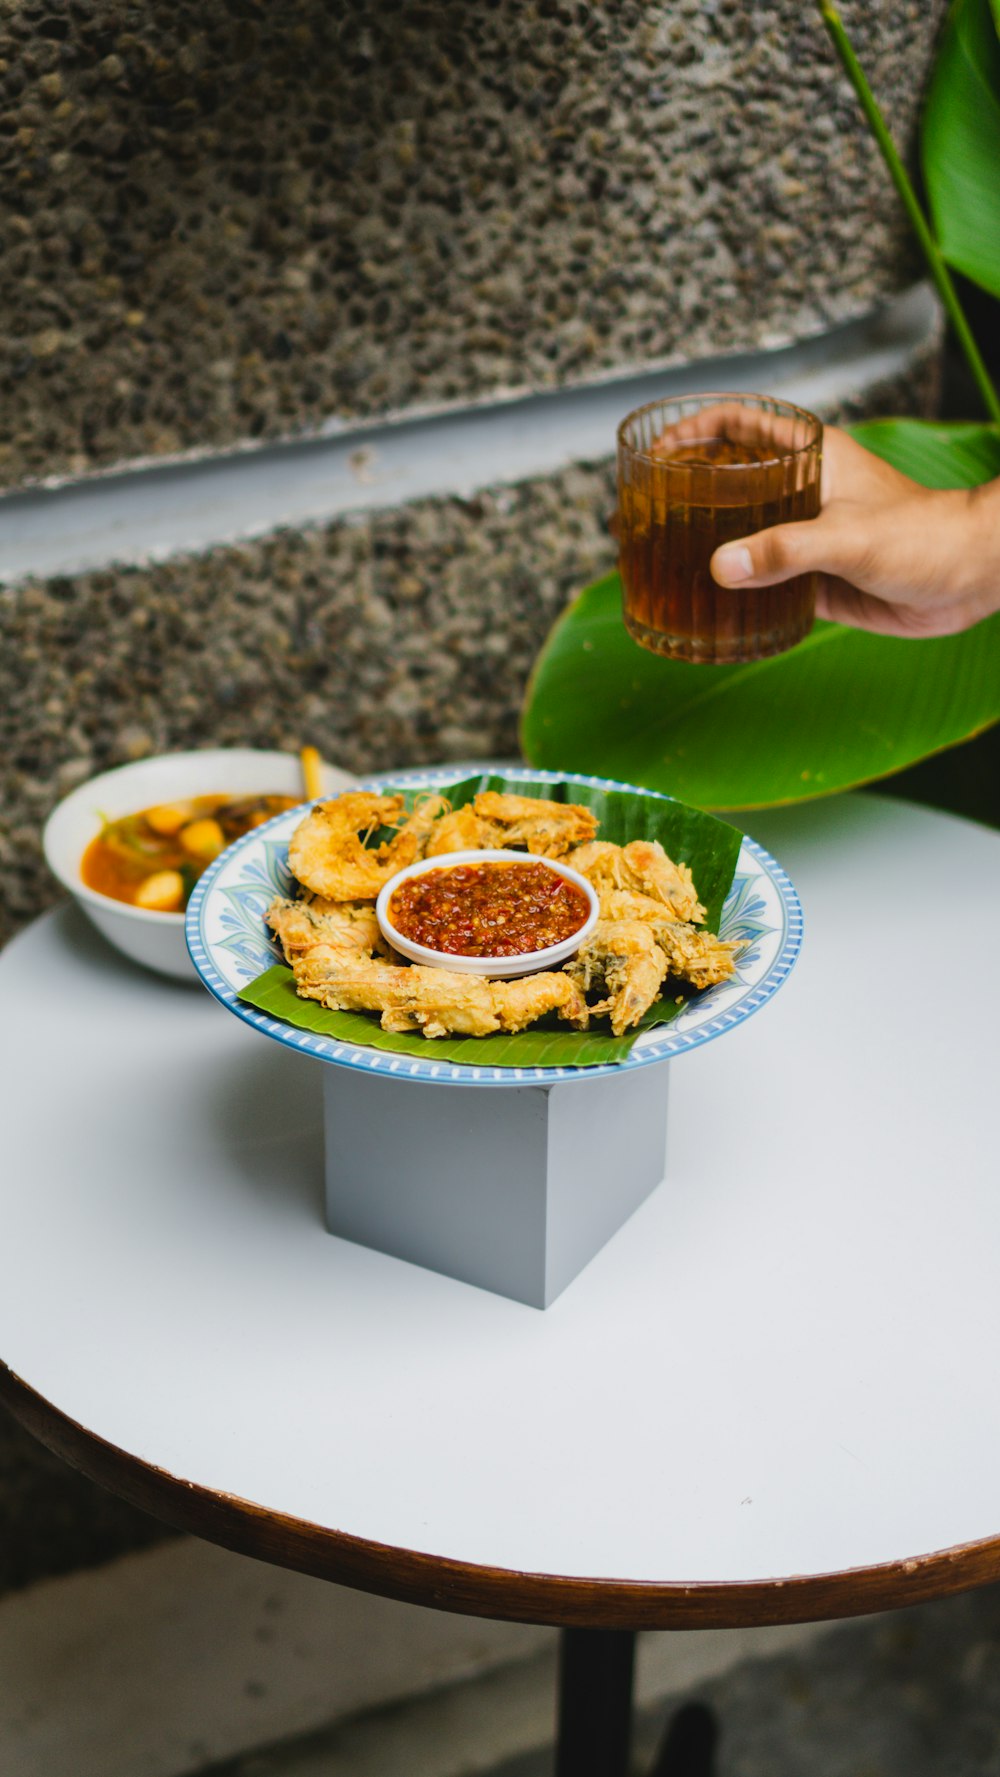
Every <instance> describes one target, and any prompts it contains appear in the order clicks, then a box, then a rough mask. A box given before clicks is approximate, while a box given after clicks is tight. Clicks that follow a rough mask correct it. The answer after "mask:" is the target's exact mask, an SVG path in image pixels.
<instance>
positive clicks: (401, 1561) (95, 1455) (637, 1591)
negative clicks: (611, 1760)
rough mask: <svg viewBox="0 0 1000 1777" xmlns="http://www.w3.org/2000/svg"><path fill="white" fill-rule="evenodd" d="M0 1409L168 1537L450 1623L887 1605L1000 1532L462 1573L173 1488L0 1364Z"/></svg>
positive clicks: (222, 1498)
mask: <svg viewBox="0 0 1000 1777" xmlns="http://www.w3.org/2000/svg"><path fill="white" fill-rule="evenodd" d="M0 1401H2V1402H3V1403H4V1405H6V1406H7V1407H9V1409H10V1411H11V1412H12V1413H13V1414H14V1416H15V1417H16V1418H17V1419H18V1420H19V1421H20V1422H21V1424H22V1425H23V1426H24V1427H25V1428H26V1430H28V1431H29V1432H30V1433H31V1434H32V1436H33V1437H35V1438H37V1439H38V1440H39V1442H40V1443H42V1444H44V1445H46V1447H47V1448H48V1449H50V1450H52V1451H54V1452H55V1454H56V1455H57V1456H59V1457H61V1458H62V1459H63V1460H64V1461H65V1462H67V1463H69V1464H70V1465H71V1466H72V1467H73V1468H76V1469H79V1470H80V1471H81V1472H82V1473H83V1474H85V1475H86V1476H88V1478H89V1479H90V1480H93V1481H96V1482H98V1483H99V1485H100V1486H102V1487H104V1488H106V1489H107V1490H108V1491H109V1492H111V1493H116V1494H118V1495H119V1496H120V1497H121V1498H123V1499H125V1500H128V1501H129V1503H130V1504H132V1505H136V1506H139V1507H140V1508H141V1509H142V1510H143V1511H146V1512H149V1513H151V1514H152V1515H153V1516H154V1517H157V1518H159V1519H161V1520H162V1521H163V1522H165V1523H168V1524H170V1525H172V1526H173V1527H174V1528H175V1529H178V1530H183V1531H188V1532H190V1533H191V1534H193V1535H195V1536H199V1537H202V1538H204V1539H205V1540H206V1541H207V1542H211V1543H216V1544H218V1545H219V1546H220V1547H221V1548H225V1549H232V1550H233V1551H234V1552H236V1553H237V1554H241V1555H250V1556H252V1557H254V1558H255V1559H257V1560H260V1561H268V1562H271V1563H273V1565H274V1566H276V1567H287V1568H291V1569H293V1570H294V1571H296V1572H298V1573H305V1574H311V1575H313V1576H315V1577H317V1578H320V1579H326V1580H332V1581H334V1582H335V1583H337V1584H338V1585H342V1586H350V1587H354V1588H355V1589H356V1590H358V1591H362V1592H374V1593H378V1594H379V1595H380V1596H382V1597H385V1598H395V1599H398V1600H400V1601H401V1602H403V1603H407V1604H421V1605H425V1606H428V1607H430V1608H431V1609H434V1610H448V1611H454V1612H457V1613H458V1614H460V1615H462V1616H470V1617H492V1618H496V1619H501V1620H505V1621H508V1622H521V1623H545V1624H549V1625H550V1626H552V1627H565V1628H602V1629H736V1628H747V1627H751V1626H758V1625H762V1624H774V1623H806V1622H826V1621H829V1620H832V1619H833V1618H835V1617H852V1616H864V1615H868V1614H869V1613H871V1612H875V1611H883V1610H898V1609H901V1608H903V1607H904V1606H906V1605H910V1604H918V1603H922V1602H925V1601H926V1600H928V1599H932V1598H943V1597H946V1596H947V1595H949V1594H950V1593H954V1592H963V1591H968V1590H970V1589H972V1588H973V1587H976V1586H984V1585H988V1584H990V1583H991V1582H992V1581H995V1580H997V1579H1000V1536H997V1537H987V1538H984V1539H983V1540H981V1541H978V1542H972V1543H962V1544H958V1545H956V1546H954V1547H952V1548H948V1549H939V1550H936V1551H935V1552H934V1553H932V1554H929V1555H919V1556H914V1557H912V1558H911V1559H907V1560H901V1561H892V1562H885V1563H881V1564H879V1565H878V1566H873V1567H852V1568H845V1569H842V1570H839V1571H835V1572H832V1573H818V1574H796V1575H793V1576H790V1577H789V1578H787V1579H771V1580H768V1579H759V1580H748V1581H745V1582H737V1581H733V1582H693V1583H688V1584H684V1583H680V1582H677V1583H672V1582H663V1581H643V1580H618V1579H606V1578H598V1579H585V1578H569V1577H567V1576H565V1575H562V1574H547V1573H521V1572H517V1571H515V1570H512V1569H508V1568H494V1567H481V1566H475V1565H472V1564H470V1563H467V1562H463V1561H455V1560H452V1559H451V1558H450V1557H446V1556H435V1555H428V1554H424V1553H420V1552H418V1551H415V1550H412V1549H401V1548H395V1547H393V1546H392V1545H390V1544H386V1543H377V1542H370V1541H368V1540H366V1539H365V1538H363V1537H357V1536H351V1535H349V1534H347V1533H346V1532H343V1531H338V1530H331V1529H328V1528H321V1527H320V1526H318V1525H315V1524H310V1523H309V1522H308V1521H306V1520H304V1519H301V1518H292V1517H287V1516H285V1515H284V1514H282V1513H280V1512H273V1511H268V1510H267V1509H266V1508H265V1507H263V1506H259V1505H255V1504H253V1503H252V1502H251V1501H249V1500H245V1499H240V1498H238V1497H236V1496H235V1495H232V1494H226V1493H216V1492H213V1491H212V1490H211V1489H209V1488H207V1487H201V1486H199V1485H198V1484H197V1483H195V1482H193V1481H185V1480H183V1479H181V1478H180V1477H178V1476H176V1475H172V1474H170V1473H168V1472H167V1471H166V1470H165V1469H161V1468H157V1467H156V1466H155V1465H154V1464H152V1463H148V1462H144V1461H143V1460H142V1459H141V1458H140V1457H137V1456H133V1455H131V1454H130V1453H129V1452H128V1451H126V1450H121V1449H119V1448H118V1447H117V1446H116V1445H114V1444H111V1443H109V1442H108V1441H107V1440H106V1439H105V1438H102V1437H100V1436H98V1435H97V1434H96V1433H95V1432H91V1431H88V1430H87V1428H86V1427H85V1426H83V1425H81V1424H79V1423H78V1421H76V1420H74V1419H71V1418H70V1417H69V1416H68V1415H67V1414H65V1413H63V1412H62V1411H61V1410H60V1409H59V1408H58V1407H55V1406H53V1405H52V1403H51V1401H47V1400H46V1399H45V1398H44V1396H43V1395H40V1394H38V1393H37V1392H36V1391H35V1390H34V1389H33V1388H31V1387H29V1385H28V1384H27V1383H26V1382H23V1381H22V1380H21V1378H20V1377H19V1376H17V1375H15V1373H14V1372H13V1371H12V1370H11V1369H9V1368H8V1366H7V1365H6V1364H3V1363H0Z"/></svg>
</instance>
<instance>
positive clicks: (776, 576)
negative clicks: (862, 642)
mask: <svg viewBox="0 0 1000 1777" xmlns="http://www.w3.org/2000/svg"><path fill="white" fill-rule="evenodd" d="M830 545H831V538H830V536H829V534H828V532H827V527H826V526H824V525H822V524H821V523H820V522H819V521H818V520H816V519H814V518H808V519H804V520H803V521H802V523H801V524H778V525H775V526H774V528H773V530H770V531H758V532H757V534H756V536H754V537H739V538H737V539H736V540H735V541H734V542H732V543H724V544H723V545H722V547H721V548H719V549H717V550H716V551H715V554H714V555H713V557H712V559H711V561H710V562H709V568H710V570H711V573H712V578H713V579H714V580H717V581H718V583H719V585H720V586H770V585H772V584H773V583H774V582H775V581H778V580H790V579H791V577H792V575H793V574H808V573H811V572H812V571H813V570H814V569H823V570H825V571H827V572H831V571H832V572H842V571H843V569H842V567H841V566H840V564H838V566H837V567H836V568H834V566H833V564H832V562H831V561H830V559H829V558H830Z"/></svg>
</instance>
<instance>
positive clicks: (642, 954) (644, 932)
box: [565, 919, 667, 1037]
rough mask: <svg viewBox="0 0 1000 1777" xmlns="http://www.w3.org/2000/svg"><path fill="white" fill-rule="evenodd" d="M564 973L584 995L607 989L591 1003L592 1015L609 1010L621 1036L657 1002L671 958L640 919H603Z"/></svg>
mask: <svg viewBox="0 0 1000 1777" xmlns="http://www.w3.org/2000/svg"><path fill="white" fill-rule="evenodd" d="M565 973H566V974H567V975H568V976H569V977H570V979H571V980H573V981H575V982H576V983H577V985H578V986H579V987H580V988H581V989H582V991H583V992H584V993H588V992H590V990H591V989H592V988H596V989H597V991H598V992H601V991H602V990H603V992H604V993H605V995H606V997H605V998H604V999H603V1000H601V1001H600V1003H599V1004H598V1005H596V1006H591V1008H590V1012H591V1016H592V1017H600V1016H601V1014H602V1013H608V1014H610V1017H611V1029H612V1030H613V1031H614V1034H615V1036H616V1037H620V1036H623V1035H624V1033H625V1031H627V1030H631V1028H632V1026H633V1025H634V1024H638V1022H639V1020H640V1018H641V1017H642V1015H643V1013H644V1012H648V1010H649V1008H650V1006H651V1005H652V1004H653V1001H654V1000H655V998H656V996H657V994H658V993H659V991H660V988H661V986H662V984H663V980H664V977H665V976H666V974H667V958H666V956H665V955H664V953H663V951H662V950H661V949H660V946H659V945H658V944H657V942H656V939H655V938H654V936H653V934H652V932H651V931H650V929H649V927H648V926H647V925H644V924H643V922H642V920H640V919H600V920H598V922H597V924H596V926H595V927H594V930H593V931H592V933H591V935H590V937H589V938H588V939H587V942H586V943H585V944H584V945H583V947H582V949H580V950H578V951H577V953H576V955H575V957H574V958H573V959H572V961H571V962H569V963H567V964H566V969H565Z"/></svg>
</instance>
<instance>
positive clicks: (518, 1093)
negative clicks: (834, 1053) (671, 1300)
mask: <svg viewBox="0 0 1000 1777" xmlns="http://www.w3.org/2000/svg"><path fill="white" fill-rule="evenodd" d="M668 1067H669V1063H668V1062H659V1063H657V1064H655V1065H652V1066H649V1067H641V1068H634V1069H633V1068H630V1069H628V1070H626V1071H622V1072H620V1073H617V1074H601V1075H598V1076H597V1077H596V1078H590V1079H588V1078H586V1076H584V1077H582V1078H580V1079H577V1080H572V1081H565V1082H563V1081H557V1082H556V1084H555V1085H551V1086H548V1085H539V1086H532V1085H529V1084H527V1083H524V1084H518V1085H511V1086H465V1085H462V1086H438V1085H434V1084H433V1083H427V1082H425V1081H416V1080H410V1081H408V1080H406V1079H400V1078H399V1077H398V1076H392V1077H386V1076H384V1075H379V1074H363V1073H357V1072H354V1071H353V1070H348V1069H346V1068H339V1067H327V1068H324V1069H323V1090H324V1110H325V1127H326V1219H327V1226H328V1228H329V1230H330V1232H331V1234H339V1235H341V1236H342V1237H343V1238H344V1239H346V1240H356V1241H358V1242H359V1243H360V1244H361V1245H362V1246H372V1247H377V1248H378V1249H379V1251H381V1252H385V1253H391V1254H392V1255H393V1256H394V1257H395V1258H398V1259H409V1260H410V1261H411V1263H413V1264H415V1265H425V1266H427V1267H428V1269H430V1270H431V1271H443V1272H445V1273H446V1275H447V1276H449V1277H458V1278H461V1279H462V1281H463V1282H465V1283H474V1284H478V1285H479V1286H480V1288H482V1289H487V1290H494V1291H495V1292H496V1293H497V1294H498V1295H501V1296H511V1297H513V1298H514V1300H515V1301H517V1302H526V1303H528V1304H529V1305H530V1306H531V1307H533V1308H547V1307H548V1306H549V1304H550V1302H554V1301H555V1299H556V1297H557V1296H558V1295H559V1294H560V1293H561V1291H563V1290H564V1289H565V1288H566V1285H567V1284H568V1283H571V1282H572V1280H573V1278H574V1277H576V1275H577V1273H578V1272H580V1271H582V1269H583V1267H584V1265H586V1264H587V1263H588V1262H589V1261H590V1260H591V1259H592V1258H593V1257H594V1254H595V1253H597V1252H599V1251H600V1249H601V1247H602V1246H603V1245H604V1244H605V1242H606V1241H607V1240H610V1238H611V1236H612V1234H614V1233H615V1231H616V1230H617V1229H618V1228H620V1227H621V1225H622V1223H623V1222H624V1221H626V1220H627V1219H628V1217H629V1216H630V1215H631V1214H632V1211H633V1210H634V1209H637V1208H638V1207H639V1204H640V1203H642V1202H643V1201H644V1199H645V1198H646V1197H648V1196H649V1193H650V1192H651V1191H652V1190H654V1189H655V1187H656V1186H657V1185H658V1184H659V1182H660V1180H661V1179H662V1177H663V1173H664V1167H665V1164H666V1135H667V1079H668Z"/></svg>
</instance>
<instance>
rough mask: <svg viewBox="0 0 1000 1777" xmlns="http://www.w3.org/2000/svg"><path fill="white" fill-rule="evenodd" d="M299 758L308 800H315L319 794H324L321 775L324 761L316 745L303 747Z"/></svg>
mask: <svg viewBox="0 0 1000 1777" xmlns="http://www.w3.org/2000/svg"><path fill="white" fill-rule="evenodd" d="M299 758H300V760H301V762H302V782H303V784H304V785H305V792H306V800H307V801H308V802H315V800H316V798H317V796H322V794H323V782H322V777H321V773H322V769H323V761H322V759H321V758H320V756H319V753H318V752H317V751H316V748H315V747H303V748H302V751H301V752H300V754H299Z"/></svg>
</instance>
